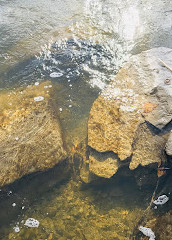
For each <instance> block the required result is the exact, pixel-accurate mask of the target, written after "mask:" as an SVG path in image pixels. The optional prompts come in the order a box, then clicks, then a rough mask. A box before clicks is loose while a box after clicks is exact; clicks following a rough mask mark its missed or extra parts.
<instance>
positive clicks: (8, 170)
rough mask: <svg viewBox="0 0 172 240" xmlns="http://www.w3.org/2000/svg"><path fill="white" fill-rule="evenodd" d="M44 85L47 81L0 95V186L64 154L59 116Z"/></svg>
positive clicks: (60, 157) (50, 164) (47, 166)
mask: <svg viewBox="0 0 172 240" xmlns="http://www.w3.org/2000/svg"><path fill="white" fill-rule="evenodd" d="M45 85H46V86H49V85H50V82H45V83H42V84H40V85H39V86H28V87H27V88H26V89H24V90H21V89H20V90H17V91H15V92H14V91H11V92H10V93H9V92H7V93H6V92H4V93H2V94H1V96H0V185H1V186H3V185H5V184H8V183H11V182H13V181H14V180H16V179H18V178H20V177H22V176H23V175H25V174H28V173H31V172H35V171H43V170H46V169H49V168H51V167H53V166H54V165H55V164H57V163H58V162H59V161H61V160H63V159H65V158H66V157H67V153H66V150H65V148H64V143H63V139H62V134H61V129H60V124H59V120H58V116H57V115H56V112H55V109H54V108H53V102H52V100H51V98H50V95H51V94H50V93H47V89H45V88H44V86H45ZM51 91H52V90H51V86H50V88H49V92H51Z"/></svg>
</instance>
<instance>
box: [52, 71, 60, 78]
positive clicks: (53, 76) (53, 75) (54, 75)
mask: <svg viewBox="0 0 172 240" xmlns="http://www.w3.org/2000/svg"><path fill="white" fill-rule="evenodd" d="M61 76H63V73H61V72H52V73H50V77H51V78H59V77H61Z"/></svg>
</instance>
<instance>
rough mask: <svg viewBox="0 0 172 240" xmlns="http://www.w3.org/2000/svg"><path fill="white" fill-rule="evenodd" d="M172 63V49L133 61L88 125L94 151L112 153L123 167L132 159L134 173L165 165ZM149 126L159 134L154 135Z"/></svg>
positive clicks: (105, 94)
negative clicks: (163, 132)
mask: <svg viewBox="0 0 172 240" xmlns="http://www.w3.org/2000/svg"><path fill="white" fill-rule="evenodd" d="M171 58H172V49H168V48H155V49H151V50H148V51H145V52H142V53H141V54H138V55H134V56H132V57H131V59H130V61H129V62H128V63H126V64H125V65H124V67H123V68H122V69H121V70H120V71H119V73H118V74H117V75H116V77H115V79H114V81H112V82H111V84H110V85H109V86H107V88H106V89H105V90H104V91H103V92H102V93H101V95H100V96H99V97H98V98H97V100H96V101H95V102H94V103H93V105H92V108H91V111H90V115H89V120H88V145H89V146H90V147H91V148H93V149H95V150H96V151H98V152H100V154H104V153H106V152H109V151H112V152H114V154H117V155H118V157H119V159H120V160H121V161H123V160H126V159H127V158H130V159H131V162H130V165H129V167H130V169H131V170H133V169H135V168H137V167H138V166H139V165H141V166H146V165H150V164H151V163H156V164H155V166H157V163H159V162H161V161H162V159H161V155H162V154H161V153H162V151H163V150H164V147H165V143H166V141H167V135H168V134H167V135H166V136H160V135H159V133H160V132H161V131H162V130H163V129H164V128H165V127H166V126H167V124H168V123H169V122H170V121H171V120H172V104H171V101H172V85H171V80H172V79H171V77H172V72H171V70H170V69H171V67H172V65H171ZM146 123H149V124H150V125H151V126H153V128H154V129H155V130H158V131H159V132H158V131H157V133H154V131H151V130H150V129H149V128H148V127H147V126H146ZM161 135H163V134H161ZM90 161H91V158H90ZM101 164H102V163H101ZM90 166H91V164H90ZM118 166H120V164H119V165H118ZM107 168H108V165H107ZM92 171H93V169H92ZM109 171H111V168H109ZM116 171H117V169H114V174H115V172H116ZM94 173H95V174H97V175H99V176H101V174H99V173H97V172H96V171H94Z"/></svg>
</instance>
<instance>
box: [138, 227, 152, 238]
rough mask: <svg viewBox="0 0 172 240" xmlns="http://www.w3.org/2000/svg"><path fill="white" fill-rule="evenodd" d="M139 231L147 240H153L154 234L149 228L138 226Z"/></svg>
mask: <svg viewBox="0 0 172 240" xmlns="http://www.w3.org/2000/svg"><path fill="white" fill-rule="evenodd" d="M139 230H140V231H141V232H142V233H143V234H144V235H145V236H147V237H149V240H154V239H155V233H154V232H153V231H152V229H151V228H147V227H143V226H140V227H139Z"/></svg>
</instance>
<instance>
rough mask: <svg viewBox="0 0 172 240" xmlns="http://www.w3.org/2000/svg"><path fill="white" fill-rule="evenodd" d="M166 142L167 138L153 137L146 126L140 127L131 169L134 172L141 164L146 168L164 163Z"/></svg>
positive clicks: (134, 144)
mask: <svg viewBox="0 0 172 240" xmlns="http://www.w3.org/2000/svg"><path fill="white" fill-rule="evenodd" d="M166 140H167V139H166V137H163V136H157V135H153V134H152V133H151V131H150V130H149V129H148V127H147V125H146V124H142V125H141V126H139V127H138V130H137V132H136V134H135V138H134V143H133V155H132V159H131V162H130V165H129V168H130V169H131V170H134V169H135V168H137V167H138V165H139V164H140V165H141V166H146V165H149V164H151V163H160V162H161V161H163V158H164V156H163V154H162V150H163V149H164V147H165V143H166Z"/></svg>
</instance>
